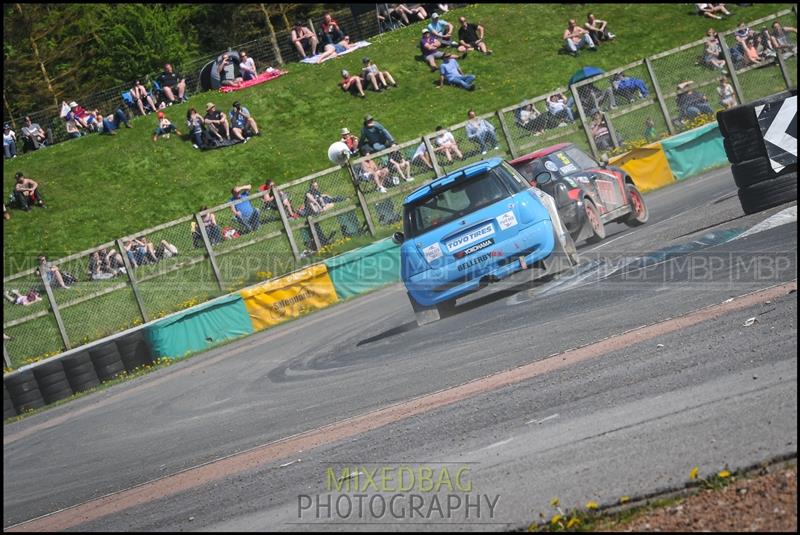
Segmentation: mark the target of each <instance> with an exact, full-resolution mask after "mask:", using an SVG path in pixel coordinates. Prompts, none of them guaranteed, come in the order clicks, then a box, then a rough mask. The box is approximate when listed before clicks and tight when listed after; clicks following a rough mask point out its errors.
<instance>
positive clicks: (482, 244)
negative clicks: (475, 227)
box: [453, 238, 494, 258]
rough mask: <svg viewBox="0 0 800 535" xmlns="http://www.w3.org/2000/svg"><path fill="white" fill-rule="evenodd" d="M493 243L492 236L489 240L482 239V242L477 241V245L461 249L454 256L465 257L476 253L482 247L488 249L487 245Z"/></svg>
mask: <svg viewBox="0 0 800 535" xmlns="http://www.w3.org/2000/svg"><path fill="white" fill-rule="evenodd" d="M493 243H494V240H493V239H492V238H489V239H488V240H485V241H482V242H480V243H476V244H475V245H473V246H471V247H467V248H466V249H464V250H463V251H459V252H457V253H456V254H455V255H453V256H455V257H456V258H464V257H465V256H467V255H468V254H472V253H476V252H478V251H480V250H481V249H486V248H487V247H489V246H490V245H492V244H493Z"/></svg>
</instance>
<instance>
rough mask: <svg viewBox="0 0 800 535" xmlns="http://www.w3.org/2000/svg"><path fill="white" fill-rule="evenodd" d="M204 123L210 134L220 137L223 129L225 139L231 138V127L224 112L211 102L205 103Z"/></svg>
mask: <svg viewBox="0 0 800 535" xmlns="http://www.w3.org/2000/svg"><path fill="white" fill-rule="evenodd" d="M204 120H205V123H206V127H207V128H208V130H209V131H210V132H211V134H212V135H214V136H215V137H218V138H219V139H222V130H224V131H225V139H230V138H231V129H230V125H229V124H228V119H227V117H225V114H224V113H222V112H221V111H219V110H218V109H217V107H216V106H215V105H214V103H213V102H209V103H208V104H206V116H205V119H204Z"/></svg>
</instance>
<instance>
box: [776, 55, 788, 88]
mask: <svg viewBox="0 0 800 535" xmlns="http://www.w3.org/2000/svg"><path fill="white" fill-rule="evenodd" d="M775 57H776V58H777V60H778V67H780V69H781V74H782V75H783V81H784V82H785V83H786V89H790V88H791V87H792V77H791V75H790V74H789V71H788V69H787V68H786V62H785V61H784V60H783V52H781V51H780V50H778V53H777V55H776V56H775Z"/></svg>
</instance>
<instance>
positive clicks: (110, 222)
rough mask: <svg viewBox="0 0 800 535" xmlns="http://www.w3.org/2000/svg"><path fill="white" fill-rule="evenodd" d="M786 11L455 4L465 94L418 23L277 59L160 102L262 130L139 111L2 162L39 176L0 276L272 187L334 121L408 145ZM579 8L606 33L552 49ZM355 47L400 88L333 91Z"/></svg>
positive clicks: (180, 111)
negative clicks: (259, 77) (576, 79)
mask: <svg viewBox="0 0 800 535" xmlns="http://www.w3.org/2000/svg"><path fill="white" fill-rule="evenodd" d="M787 7H789V5H787V4H756V5H753V6H751V7H747V8H737V13H736V16H735V17H732V18H730V19H727V20H724V21H717V22H715V21H709V20H707V19H705V20H704V19H702V18H700V17H697V16H691V15H689V14H688V13H689V12H690V11H691V7H690V6H688V5H685V4H672V5H636V4H633V5H631V4H604V5H598V6H596V9H595V8H594V7H592V6H591V5H586V6H572V5H504V4H494V5H491V4H487V5H476V6H472V7H469V8H465V9H461V10H455V11H453V12H452V13H451V14H448V16H447V17H446V18H447V19H448V20H449V21H450V22H453V23H457V17H458V16H459V15H460V14H462V13H463V14H465V15H466V16H467V17H468V18H469V19H470V20H475V21H479V22H481V23H482V24H483V25H484V26H485V27H486V29H487V34H486V35H487V40H488V42H489V43H490V45H491V47H492V48H493V49H494V52H495V54H494V55H493V56H491V57H489V58H486V57H482V56H481V55H480V54H471V55H470V57H468V58H467V59H465V60H463V61H462V62H461V64H462V67H463V68H464V70H465V71H467V72H470V73H475V74H476V75H477V76H478V80H477V87H478V89H477V90H476V91H475V92H473V93H468V92H465V91H462V90H459V89H456V88H450V87H446V88H443V89H436V88H434V85H433V82H434V80H435V78H436V75H433V74H431V73H430V72H429V71H428V70H427V68H426V67H425V65H424V64H423V63H421V62H419V61H417V60H415V58H414V57H415V56H416V55H417V54H418V51H417V41H418V39H419V34H420V28H421V26H420V25H419V24H416V25H412V26H410V27H407V28H404V29H402V30H399V31H396V32H392V33H389V34H384V35H383V36H380V37H377V38H375V39H373V44H372V45H371V46H370V47H368V48H367V49H365V50H363V51H358V52H355V53H352V54H351V55H347V56H344V57H342V58H339V59H336V60H332V61H329V62H327V63H325V64H323V65H321V66H312V65H304V64H294V63H293V64H289V65H288V67H287V68H288V70H289V71H290V73H289V75H288V76H285V77H283V78H280V79H278V80H275V81H272V82H270V83H267V84H264V85H261V86H257V87H254V88H251V89H247V90H244V91H240V92H237V93H234V94H227V95H226V94H219V93H205V94H194V95H193V96H192V98H191V100H190V102H189V104H183V105H179V106H174V107H172V108H169V109H168V110H167V116H168V117H169V118H170V119H171V120H172V121H173V122H175V123H176V124H177V125H178V126H179V127H183V125H184V117H185V112H186V110H187V109H188V107H189V106H194V107H196V108H198V109H204V107H205V103H206V102H208V101H214V102H215V103H216V104H217V106H218V107H219V108H221V109H224V110H226V111H227V110H228V109H229V108H230V104H231V103H232V102H233V101H234V100H237V99H238V100H241V101H242V102H243V103H244V104H245V105H246V106H247V107H248V108H249V109H250V110H251V112H252V113H253V114H254V116H255V117H256V118H257V119H258V121H259V123H260V126H261V128H262V129H263V131H264V134H265V135H264V136H263V137H261V138H257V139H254V140H252V141H251V142H250V143H248V144H247V145H239V146H236V147H233V148H230V149H221V150H214V151H209V152H202V153H201V152H198V151H196V150H194V149H192V147H191V145H190V144H189V143H188V142H185V141H181V140H180V139H177V138H176V137H175V136H173V137H172V138H171V139H168V140H165V139H161V140H159V141H158V142H157V143H153V142H152V141H151V139H150V136H151V135H152V130H153V128H154V125H155V119H154V118H152V117H147V118H137V119H134V121H133V123H132V124H133V126H134V128H133V129H132V130H125V129H123V130H121V131H119V132H118V135H117V136H116V137H114V138H110V137H105V136H103V137H100V136H89V137H85V138H82V139H78V140H74V141H69V142H65V143H61V144H58V145H56V146H54V147H51V148H49V149H46V150H44V151H39V152H36V153H32V154H28V155H24V156H21V157H19V158H17V160H15V161H14V162H13V163H12V164H10V165H6V166H4V170H3V186H4V187H3V189H4V192H5V194H6V195H7V194H8V192H10V190H11V189H12V181H13V175H14V173H15V172H16V171H18V170H19V171H23V172H25V173H26V174H27V175H28V176H31V177H33V178H34V179H36V180H37V181H39V183H40V184H41V187H42V192H43V194H44V195H45V199H46V200H47V202H48V208H47V209H46V210H39V209H35V210H34V211H32V212H30V213H22V212H18V211H15V212H14V213H13V218H12V220H11V221H8V222H6V223H5V225H4V227H3V233H4V239H5V246H4V252H5V254H4V267H5V273H7V274H9V273H14V272H17V271H20V270H21V269H23V268H25V267H30V264H29V263H26V261H25V259H30V258H31V257H33V256H34V255H35V254H36V253H38V252H40V251H43V252H47V253H49V256H50V257H52V258H57V257H59V256H62V255H64V254H67V253H71V252H75V251H79V250H83V249H86V248H89V247H91V246H93V245H96V244H98V243H102V242H106V241H109V240H111V239H114V238H117V237H119V236H122V235H126V234H129V233H132V232H136V231H138V230H141V229H144V228H148V227H152V226H155V225H157V224H160V223H163V222H165V221H169V220H171V219H175V218H177V217H179V216H182V215H186V214H188V213H191V212H194V211H196V210H197V209H198V208H199V207H200V206H201V205H203V204H208V205H210V206H211V205H216V204H219V203H222V202H225V201H226V200H227V198H228V196H229V195H228V191H229V189H230V187H231V186H233V185H236V184H242V183H248V182H249V183H253V184H256V183H260V182H261V181H263V180H264V179H265V178H274V179H275V180H276V181H278V182H279V183H282V182H286V181H289V180H292V179H295V178H299V177H301V176H304V175H307V174H310V173H312V172H314V171H317V170H320V169H324V168H327V167H329V165H330V164H329V163H328V161H327V158H326V149H327V147H328V145H329V144H330V143H331V142H332V141H334V140H336V139H337V137H338V131H339V129H340V128H341V127H343V126H347V127H349V128H350V129H351V130H354V131H358V130H359V127H360V122H361V119H362V118H363V116H364V114H366V113H372V114H374V115H376V117H377V118H378V120H379V121H380V122H382V123H383V124H384V125H385V126H386V127H387V128H389V130H390V131H391V132H392V134H393V135H394V136H395V137H396V139H398V140H399V141H404V140H408V139H411V138H413V137H415V136H419V135H421V134H423V133H427V132H431V131H432V130H433V129H434V127H435V126H436V125H438V124H442V125H448V124H454V123H457V122H461V121H463V120H464V119H465V112H466V110H467V109H468V108H474V109H476V110H477V111H478V112H479V113H485V112H489V111H493V110H496V109H498V108H501V107H503V106H508V105H511V104H514V103H517V102H519V101H520V100H522V98H525V97H533V96H536V95H539V94H542V93H545V92H547V91H549V90H551V89H553V88H556V87H560V86H564V85H565V84H566V81H567V80H568V78H569V77H570V75H571V74H572V73H573V72H574V71H575V70H576V69H577V68H578V67H580V66H582V65H588V64H591V65H596V66H598V67H601V68H604V69H606V70H608V69H612V68H614V67H618V66H621V65H624V64H627V63H630V62H632V61H635V60H637V59H641V58H642V57H643V56H644V55H650V54H654V53H657V52H660V51H663V50H667V49H669V48H672V47H675V46H678V45H680V44H683V43H686V42H689V41H692V40H695V39H698V38H701V37H702V35H703V32H704V31H705V29H706V28H708V27H709V26H714V27H715V28H717V29H718V30H723V29H729V28H732V27H733V26H734V25H735V24H736V22H737V20H738V19H739V17H742V18H743V19H745V20H753V19H756V18H759V17H762V16H765V15H767V14H770V13H774V12H776V11H778V10H780V9H786V8H787ZM590 9H591V10H595V11H596V12H597V14H598V15H599V16H600V17H602V18H604V19H607V20H609V24H610V27H611V28H612V30H613V31H614V32H615V33H616V34H617V39H616V41H615V42H613V43H611V44H609V45H605V46H603V47H601V50H600V51H599V52H597V53H590V52H584V53H582V55H581V56H580V57H579V58H571V57H569V56H564V55H559V54H558V50H559V48H560V46H561V41H560V34H561V32H562V31H563V26H564V21H565V20H566V19H567V18H569V17H575V18H576V19H578V20H583V19H584V18H585V14H586V12H587V11H589V10H590ZM667 29H668V30H667ZM364 55H369V56H370V57H371V58H372V59H373V60H374V61H375V62H376V63H377V64H378V65H379V66H381V67H382V68H384V69H388V70H390V71H391V72H392V73H393V74H394V76H395V78H396V79H397V80H398V82H399V84H400V87H399V88H397V89H393V90H390V91H388V92H385V93H382V94H374V93H369V94H368V97H367V98H366V99H365V100H361V99H357V98H352V97H350V96H348V95H345V94H343V93H342V92H341V91H339V90H338V89H337V87H336V83H337V81H338V79H339V71H340V70H341V69H343V68H347V69H349V70H351V71H352V70H358V68H359V64H360V60H361V58H362V57H363V56H364ZM756 83H757V82H756ZM12 259H13V260H12Z"/></svg>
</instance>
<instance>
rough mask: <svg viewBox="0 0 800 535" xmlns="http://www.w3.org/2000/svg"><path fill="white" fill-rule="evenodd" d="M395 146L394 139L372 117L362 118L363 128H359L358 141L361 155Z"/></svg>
mask: <svg viewBox="0 0 800 535" xmlns="http://www.w3.org/2000/svg"><path fill="white" fill-rule="evenodd" d="M395 144H396V143H395V142H394V138H393V137H392V135H391V134H390V133H389V131H388V130H386V128H384V127H383V125H382V124H381V123H379V122H378V121H376V120H375V119H374V118H373V117H372V115H367V116H366V117H364V126H363V127H362V128H361V138H360V140H359V149H360V151H361V154H365V155H366V154H369V153H371V152H379V151H382V150H383V149H385V148H388V147H391V146H392V145H395Z"/></svg>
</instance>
